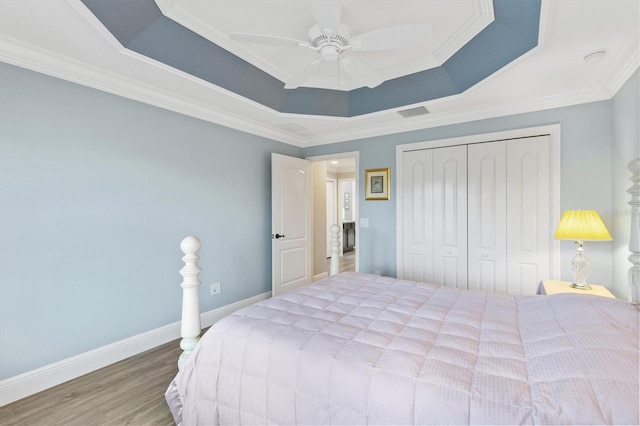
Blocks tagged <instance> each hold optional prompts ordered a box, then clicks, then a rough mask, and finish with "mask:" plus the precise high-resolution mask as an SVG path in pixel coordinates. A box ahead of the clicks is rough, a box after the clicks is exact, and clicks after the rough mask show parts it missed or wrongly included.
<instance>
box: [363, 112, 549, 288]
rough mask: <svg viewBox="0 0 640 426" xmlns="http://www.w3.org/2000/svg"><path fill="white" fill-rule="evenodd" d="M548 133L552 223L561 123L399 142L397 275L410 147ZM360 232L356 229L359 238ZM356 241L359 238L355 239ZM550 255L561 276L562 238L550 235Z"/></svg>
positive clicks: (400, 264)
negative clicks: (407, 157) (406, 153)
mask: <svg viewBox="0 0 640 426" xmlns="http://www.w3.org/2000/svg"><path fill="white" fill-rule="evenodd" d="M544 135H548V136H549V149H550V161H551V164H550V173H551V174H550V187H551V193H550V194H549V200H550V203H551V208H550V216H551V217H550V218H549V219H550V223H558V222H559V221H560V135H561V126H560V124H552V125H548V126H538V127H528V128H523V129H516V130H507V131H502V132H492V133H481V134H477V135H470V136H460V137H453V138H447V139H437V140H431V141H424V142H414V143H409V144H402V145H396V271H397V275H398V278H402V277H403V275H404V270H403V264H404V262H403V259H404V233H403V230H404V217H403V215H402V206H403V205H404V200H403V187H404V183H403V176H404V164H403V158H404V155H403V154H404V153H405V152H408V151H418V150H422V149H430V148H441V147H445V146H454V145H470V144H475V143H483V142H495V141H500V140H508V139H519V138H529V137H533V136H544ZM357 235H358V233H356V238H357ZM356 241H357V239H356ZM549 250H550V253H551V255H550V259H549V262H550V263H549V267H550V273H551V276H552V277H559V276H560V273H561V269H560V264H561V251H560V241H559V240H555V239H551V243H550V247H549Z"/></svg>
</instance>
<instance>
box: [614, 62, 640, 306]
mask: <svg viewBox="0 0 640 426" xmlns="http://www.w3.org/2000/svg"><path fill="white" fill-rule="evenodd" d="M612 117H613V154H612V158H611V170H612V176H613V182H612V183H613V187H612V191H611V192H612V208H611V211H610V217H611V220H612V222H613V226H612V229H611V236H612V237H613V283H614V285H615V289H616V293H617V294H620V295H625V294H627V292H628V278H627V276H628V271H629V268H630V267H631V263H630V262H629V260H628V257H629V229H630V223H631V206H630V205H629V204H628V203H629V200H630V195H629V193H628V192H627V191H626V190H627V189H628V188H629V187H630V186H631V181H630V180H629V177H631V174H630V173H631V172H629V170H628V169H627V164H629V162H630V161H631V160H632V159H634V158H638V157H640V71H637V70H636V72H635V74H633V76H632V77H631V78H630V79H629V80H628V81H627V82H626V83H625V84H624V86H623V87H622V88H621V89H620V90H619V91H618V93H617V94H616V96H615V97H614V98H613V108H612Z"/></svg>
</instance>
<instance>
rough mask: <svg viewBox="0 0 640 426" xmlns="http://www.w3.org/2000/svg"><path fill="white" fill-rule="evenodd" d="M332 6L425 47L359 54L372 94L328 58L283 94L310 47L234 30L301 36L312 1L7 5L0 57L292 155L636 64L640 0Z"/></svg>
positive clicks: (599, 87)
mask: <svg viewBox="0 0 640 426" xmlns="http://www.w3.org/2000/svg"><path fill="white" fill-rule="evenodd" d="M340 3H341V4H342V21H343V22H344V23H346V24H348V25H349V27H350V28H351V29H352V31H353V33H354V34H357V33H362V32H366V31H371V30H374V29H376V28H379V27H381V26H390V25H401V24H407V23H420V22H426V23H429V24H430V25H431V26H432V32H433V37H432V39H431V41H430V43H429V44H428V45H420V46H418V47H413V48H406V49H399V50H397V51H384V52H358V55H359V58H360V59H361V60H363V61H366V62H367V64H369V65H370V66H371V67H373V68H375V70H376V71H377V72H378V73H379V74H380V75H381V76H382V77H383V79H384V80H385V82H384V83H383V84H381V85H380V86H378V87H376V88H373V89H370V88H367V87H361V85H359V84H358V83H356V82H355V81H353V80H351V79H350V78H349V76H348V75H345V73H340V72H339V71H338V67H337V66H336V64H335V63H326V64H323V65H325V66H323V67H319V68H318V70H317V72H315V73H314V74H313V75H312V76H311V77H310V79H309V80H308V81H306V82H305V83H304V85H303V87H300V88H298V89H293V90H286V89H284V88H283V81H286V79H287V78H288V77H289V76H290V74H291V73H292V72H293V71H292V70H295V69H296V68H298V67H299V66H300V65H301V64H303V63H304V61H307V60H309V57H310V56H309V55H311V57H313V55H314V52H312V51H305V50H303V49H296V48H293V49H292V48H290V47H281V46H267V45H256V44H252V43H242V42H238V41H234V40H231V39H230V37H229V33H230V32H252V33H260V34H269V35H274V36H280V37H287V38H293V39H302V40H304V39H305V37H306V32H307V30H308V29H309V27H311V26H312V25H313V24H314V16H313V13H312V11H311V5H310V2H308V1H302V0H298V1H294V0H272V1H251V0H235V1H230V0H229V1H227V0H217V1H195V0H157V2H154V1H153V0H138V1H135V2H131V1H115V0H114V1H108V2H107V1H99V0H83V1H80V0H67V1H65V0H32V1H29V2H24V1H19V0H3V2H1V3H0V60H1V61H4V62H7V63H12V64H15V65H18V66H22V67H26V68H29V69H33V70H36V71H39V72H43V73H46V74H50V75H53V76H56V77H60V78H64V79H66V80H70V81H74V82H77V83H80V84H84V85H87V86H90V87H95V88H97V89H100V90H105V91H108V92H111V93H116V94H119V95H122V96H125V97H128V98H131V99H135V100H138V101H142V102H146V103H149V104H151V105H156V106H159V107H162V108H166V109H170V110H173V111H177V112H181V113H184V114H188V115H192V116H194V117H197V118H201V119H204V120H208V121H212V122H215V123H219V124H222V125H225V126H229V127H232V128H237V129H240V130H243V131H247V132H249V133H254V134H258V135H261V136H265V137H268V138H272V139H276V140H281V141H283V142H287V143H292V144H296V145H300V146H309V145H314V144H322V143H332V142H340V141H344V140H349V139H357V138H362V137H370V136H377V135H383V134H390V133H397V132H403V131H410V130H415V129H420V128H428V127H434V126H439V125H444V124H453V123H458V122H463V121H469V120H475V119H482V118H489V117H495V116H500V115H509V114H516V113H520V112H528V111H536V110H540V109H546V108H553V107H558V106H564V105H572V104H576V103H581V102H591V101H595V100H602V99H608V98H610V97H611V96H613V94H615V92H616V91H617V89H618V88H619V87H620V85H621V84H622V83H623V82H624V81H625V80H626V79H627V78H628V77H629V76H630V75H631V73H632V72H633V71H634V70H635V69H637V67H638V50H639V49H638V45H639V44H640V41H639V37H640V36H639V33H638V27H639V26H640V25H639V22H640V7H639V5H640V2H638V1H636V0H607V1H603V2H594V1H591V0H555V1H546V0H522V1H518V2H514V1H512V0H495V1H487V0H459V1H455V2H451V1H446V0H443V1H440V0H431V1H423V0H416V1H414V0H396V1H386V0H366V1H365V0H352V1H342V2H340ZM79 40H82V42H81V43H80V42H79ZM595 51H601V52H604V55H603V54H599V55H596V57H595V59H590V58H587V59H585V57H587V56H588V54H589V53H592V52H595ZM354 54H355V53H354ZM426 112H428V113H426ZM425 113H426V114H425Z"/></svg>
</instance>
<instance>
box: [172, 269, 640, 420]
mask: <svg viewBox="0 0 640 426" xmlns="http://www.w3.org/2000/svg"><path fill="white" fill-rule="evenodd" d="M638 324H639V312H638V309H637V307H636V306H634V305H631V304H629V303H627V302H624V301H621V300H616V299H609V298H604V297H598V296H590V295H575V294H558V295H553V296H506V295H498V294H486V293H481V292H474V291H461V290H457V289H453V288H447V287H439V286H435V285H430V284H425V283H419V282H413V281H403V280H396V279H393V278H388V277H380V276H377V275H366V274H359V273H343V274H338V275H335V276H333V277H330V278H327V279H324V280H322V281H319V282H317V283H315V284H313V285H310V286H308V287H304V288H302V289H300V290H298V291H295V292H291V293H287V294H284V295H282V296H280V297H276V298H271V299H268V300H265V301H262V302H259V303H257V304H255V305H252V306H248V307H246V308H243V309H241V310H239V311H237V312H235V313H234V314H232V315H230V316H228V317H226V318H224V319H223V320H221V321H219V322H218V323H216V324H215V325H214V326H213V327H211V329H210V330H209V331H208V332H207V333H206V334H205V335H204V336H203V338H202V339H201V341H200V343H199V344H198V346H197V347H196V349H195V351H194V352H193V354H192V355H191V357H190V358H189V360H188V361H187V362H186V363H185V365H184V366H183V367H182V369H181V371H180V372H179V374H178V375H177V376H176V377H175V379H174V380H173V382H172V383H171V385H170V386H169V389H168V390H167V394H166V397H167V401H168V403H169V406H170V408H171V410H172V413H173V415H174V418H175V420H176V424H178V425H180V424H183V425H196V424H200V425H203V424H266V423H271V424H279V425H292V424H342V425H346V424H349V425H352V424H568V423H570V424H639V423H640V414H639V408H638V404H639V402H638V401H639V395H638V394H639V390H638V389H639V380H638V376H639V372H638V371H639V355H638V340H639V330H638V327H639V325H638Z"/></svg>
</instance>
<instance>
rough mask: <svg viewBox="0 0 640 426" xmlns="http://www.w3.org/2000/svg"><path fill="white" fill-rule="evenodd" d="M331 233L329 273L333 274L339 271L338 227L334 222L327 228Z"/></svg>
mask: <svg viewBox="0 0 640 426" xmlns="http://www.w3.org/2000/svg"><path fill="white" fill-rule="evenodd" d="M329 232H330V233H331V241H330V242H329V245H330V246H331V267H330V269H329V275H335V274H337V273H338V272H340V237H339V235H340V227H339V226H338V225H336V224H335V223H334V224H333V225H331V227H330V228H329Z"/></svg>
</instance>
